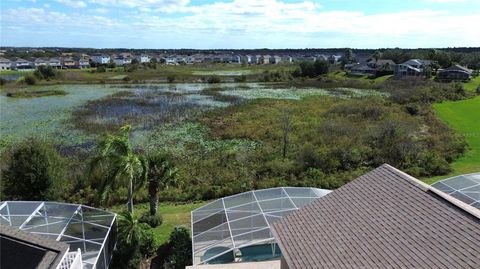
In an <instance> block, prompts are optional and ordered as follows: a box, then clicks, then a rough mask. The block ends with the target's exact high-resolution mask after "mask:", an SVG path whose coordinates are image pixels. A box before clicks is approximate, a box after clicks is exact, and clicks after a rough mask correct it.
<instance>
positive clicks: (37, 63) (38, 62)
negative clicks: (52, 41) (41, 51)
mask: <svg viewBox="0 0 480 269" xmlns="http://www.w3.org/2000/svg"><path fill="white" fill-rule="evenodd" d="M33 64H34V65H35V68H38V67H39V66H42V65H43V66H47V65H48V59H46V58H36V59H35V60H34V61H33Z"/></svg>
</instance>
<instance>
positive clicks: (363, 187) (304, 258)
mask: <svg viewBox="0 0 480 269" xmlns="http://www.w3.org/2000/svg"><path fill="white" fill-rule="evenodd" d="M437 192H439V191H438V190H435V189H433V188H431V187H430V186H428V185H426V184H423V183H422V182H420V181H418V180H416V179H414V178H412V177H410V176H408V175H407V174H405V173H403V172H401V171H399V170H397V169H395V168H393V167H391V166H389V165H383V166H381V167H379V168H377V169H375V170H373V171H371V172H369V173H367V174H365V175H363V176H361V177H359V178H357V179H356V180H354V181H352V182H350V183H349V184H346V185H344V186H343V187H341V188H339V189H337V190H335V191H334V192H332V193H330V194H328V195H326V196H324V197H322V198H320V199H318V200H316V201H315V202H313V203H312V204H311V205H308V206H306V207H305V208H304V209H301V210H299V211H297V212H296V213H293V214H292V215H290V216H288V217H286V218H284V219H283V220H280V221H278V222H277V223H275V224H274V225H273V232H274V234H275V237H276V239H277V241H278V242H279V244H280V248H281V249H282V253H283V254H284V257H285V260H286V261H287V262H288V264H289V266H290V269H295V268H458V267H461V268H475V266H478V264H480V211H478V210H477V209H474V208H473V207H470V206H468V205H466V204H464V203H463V202H460V201H458V200H456V199H455V198H453V197H450V198H447V197H444V196H442V195H444V194H440V193H437ZM474 210H477V211H474Z"/></svg>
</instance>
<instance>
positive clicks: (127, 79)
mask: <svg viewBox="0 0 480 269" xmlns="http://www.w3.org/2000/svg"><path fill="white" fill-rule="evenodd" d="M122 80H123V81H125V82H129V81H130V80H131V78H130V77H129V76H125V77H123V78H122Z"/></svg>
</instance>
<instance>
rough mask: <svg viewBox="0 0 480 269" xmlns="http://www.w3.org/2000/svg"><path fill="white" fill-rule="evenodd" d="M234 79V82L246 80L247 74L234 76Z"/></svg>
mask: <svg viewBox="0 0 480 269" xmlns="http://www.w3.org/2000/svg"><path fill="white" fill-rule="evenodd" d="M234 81H235V82H238V83H241V82H246V81H247V76H245V75H241V76H239V77H235V78H234Z"/></svg>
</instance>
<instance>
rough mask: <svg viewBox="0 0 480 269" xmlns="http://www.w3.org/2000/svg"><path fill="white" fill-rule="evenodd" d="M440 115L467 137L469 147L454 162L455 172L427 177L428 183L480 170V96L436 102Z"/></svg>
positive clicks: (434, 106) (435, 105) (435, 106)
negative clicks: (455, 100)
mask: <svg viewBox="0 0 480 269" xmlns="http://www.w3.org/2000/svg"><path fill="white" fill-rule="evenodd" d="M433 108H434V109H435V111H436V113H437V115H438V117H439V118H440V119H441V120H443V121H445V122H446V123H447V124H448V125H449V126H450V127H452V128H453V129H455V130H456V131H458V132H459V133H461V134H462V135H464V136H465V138H466V139H467V142H468V145H469V149H468V151H467V152H466V153H465V155H464V156H462V157H460V158H459V159H458V160H456V161H455V162H454V163H453V164H452V168H453V172H452V173H451V174H449V175H446V176H441V177H433V178H429V179H426V180H425V181H426V182H427V183H433V182H435V181H437V180H440V179H443V178H447V177H450V176H454V175H459V174H466V173H473V172H479V171H480V96H477V97H476V98H474V99H469V100H463V101H457V102H443V103H440V104H434V105H433Z"/></svg>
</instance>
